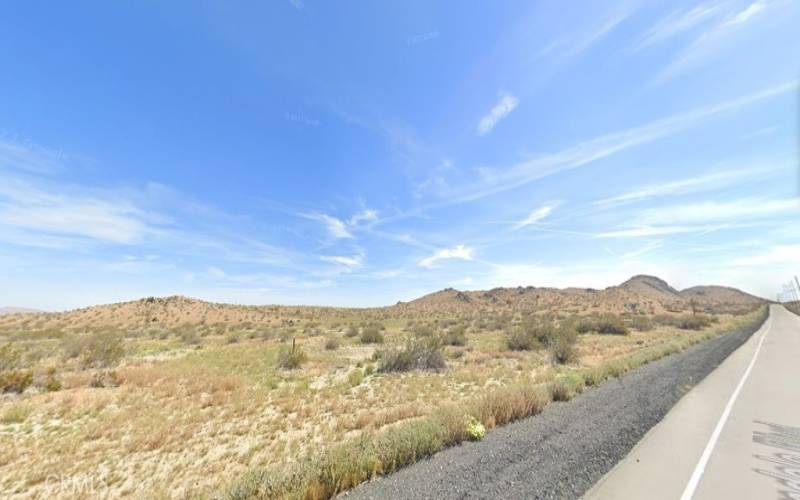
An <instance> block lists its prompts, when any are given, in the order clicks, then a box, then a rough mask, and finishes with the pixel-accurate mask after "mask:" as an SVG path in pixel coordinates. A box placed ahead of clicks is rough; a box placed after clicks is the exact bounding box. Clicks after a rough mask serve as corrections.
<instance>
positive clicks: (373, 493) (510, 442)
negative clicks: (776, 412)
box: [340, 324, 761, 499]
mask: <svg viewBox="0 0 800 500" xmlns="http://www.w3.org/2000/svg"><path fill="white" fill-rule="evenodd" d="M760 326H761V324H757V325H751V326H749V327H746V328H742V329H740V330H737V331H734V332H731V333H728V334H726V335H723V336H720V337H717V338H715V339H712V340H709V341H706V342H702V343H700V344H697V345H695V346H693V347H691V348H689V349H687V350H685V351H683V352H680V353H677V354H673V355H671V356H667V357H666V358H663V359H661V360H658V361H654V362H652V363H649V364H647V365H644V366H642V367H641V368H638V369H636V370H633V371H631V372H629V373H628V374H626V375H624V376H623V377H622V378H619V379H613V380H610V381H608V382H606V383H604V384H603V385H601V386H600V387H597V388H593V389H587V390H586V391H584V393H583V394H581V395H579V396H577V397H575V398H574V399H572V400H570V401H568V402H564V403H551V404H550V405H549V406H548V407H547V408H546V409H545V411H543V412H542V413H541V414H540V415H537V416H534V417H530V418H527V419H524V420H521V421H518V422H515V423H513V424H510V425H508V426H505V427H502V428H498V429H495V430H493V431H492V432H490V433H488V434H487V436H486V438H485V439H484V440H483V441H480V442H476V443H464V444H462V445H459V446H456V447H453V448H449V449H447V450H444V451H442V452H440V453H438V454H436V455H434V456H433V457H431V458H429V459H426V460H423V461H421V462H418V463H416V464H414V465H411V466H409V467H407V468H405V469H403V470H401V471H399V472H396V473H395V474H392V475H390V476H386V477H382V478H378V479H375V480H373V481H370V482H368V483H365V484H362V485H360V486H359V487H357V488H356V489H354V490H352V491H350V492H348V493H345V494H343V495H341V496H340V498H345V497H346V498H348V499H349V498H356V499H361V498H364V499H367V498H370V499H372V498H374V499H386V498H439V499H443V498H577V497H580V496H581V495H582V494H583V493H585V492H586V491H587V490H588V489H589V488H590V487H591V486H592V485H593V484H594V483H595V482H596V481H597V480H599V479H600V478H601V477H602V476H603V475H604V474H605V473H606V472H608V471H609V470H610V469H611V468H612V467H613V466H614V465H615V464H616V463H617V462H618V461H619V460H621V459H622V458H623V457H624V456H625V455H626V454H627V453H628V452H629V451H630V450H631V449H632V448H633V446H634V445H635V444H636V443H637V442H638V441H639V440H640V439H641V438H642V436H644V434H645V433H646V432H647V431H648V430H649V429H650V428H651V427H653V426H654V425H655V424H656V423H658V422H659V421H660V420H661V419H662V418H663V417H664V415H666V413H667V412H668V411H669V410H670V409H671V408H672V406H673V405H675V403H676V402H677V401H678V400H679V399H680V398H681V397H682V396H683V395H684V394H685V393H686V392H687V391H688V389H689V388H690V387H692V386H693V385H695V384H697V383H698V382H699V381H701V380H702V379H703V378H704V377H705V376H706V375H708V374H709V373H710V372H711V371H713V370H714V369H715V368H716V367H717V366H719V364H720V363H722V361H724V360H725V358H727V357H728V355H730V354H731V353H732V352H733V351H735V350H736V349H737V348H738V347H739V346H741V345H742V344H743V343H744V342H745V341H746V340H747V339H748V338H749V337H750V336H751V335H752V334H753V333H754V332H755V331H757V330H758V328H759V327H760Z"/></svg>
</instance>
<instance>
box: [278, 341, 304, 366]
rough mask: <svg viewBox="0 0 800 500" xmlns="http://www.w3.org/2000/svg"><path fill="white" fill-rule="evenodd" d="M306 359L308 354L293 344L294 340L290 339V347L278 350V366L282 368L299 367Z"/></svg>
mask: <svg viewBox="0 0 800 500" xmlns="http://www.w3.org/2000/svg"><path fill="white" fill-rule="evenodd" d="M307 360H308V356H307V355H306V353H305V352H303V350H302V349H300V348H298V347H296V346H295V343H294V340H292V347H291V348H286V349H281V350H280V352H278V366H280V367H281V368H283V369H284V370H294V369H296V368H300V366H301V365H302V364H303V363H305V362H306V361H307Z"/></svg>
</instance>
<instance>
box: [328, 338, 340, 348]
mask: <svg viewBox="0 0 800 500" xmlns="http://www.w3.org/2000/svg"><path fill="white" fill-rule="evenodd" d="M338 348H339V339H337V338H329V339H328V340H326V341H325V349H326V350H328V351H335V350H336V349H338Z"/></svg>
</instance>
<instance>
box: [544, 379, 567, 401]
mask: <svg viewBox="0 0 800 500" xmlns="http://www.w3.org/2000/svg"><path fill="white" fill-rule="evenodd" d="M547 389H548V390H549V391H550V397H551V398H552V399H553V401H568V400H569V398H570V392H569V385H567V382H566V381H565V380H564V379H563V378H557V379H555V380H553V381H552V382H550V383H549V384H547Z"/></svg>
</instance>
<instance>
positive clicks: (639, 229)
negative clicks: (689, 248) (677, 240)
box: [594, 225, 716, 238]
mask: <svg viewBox="0 0 800 500" xmlns="http://www.w3.org/2000/svg"><path fill="white" fill-rule="evenodd" d="M715 227H716V226H702V227H701V226H668V225H664V226H648V225H642V226H633V227H628V228H624V229H616V230H613V231H603V232H599V233H597V234H595V235H594V236H595V237H597V238H648V237H653V236H667V235H670V234H686V233H698V232H703V231H709V230H712V229H714V228H715Z"/></svg>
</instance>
